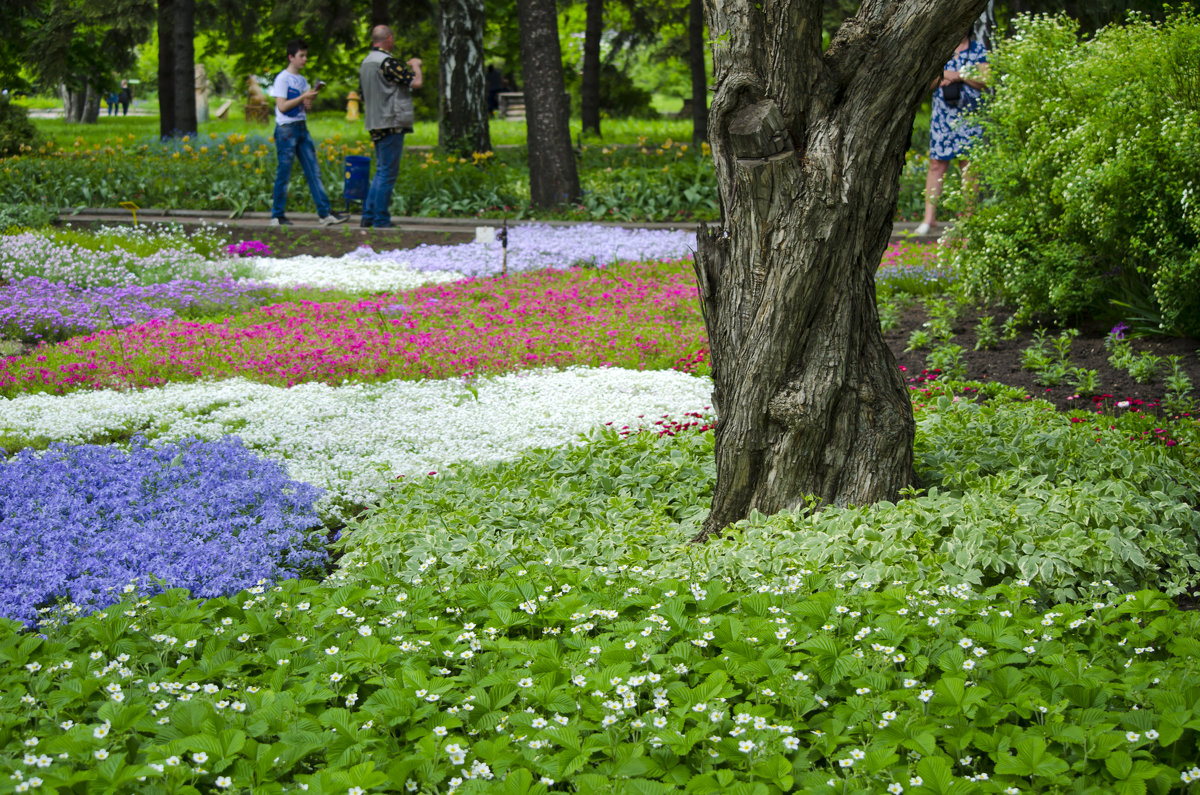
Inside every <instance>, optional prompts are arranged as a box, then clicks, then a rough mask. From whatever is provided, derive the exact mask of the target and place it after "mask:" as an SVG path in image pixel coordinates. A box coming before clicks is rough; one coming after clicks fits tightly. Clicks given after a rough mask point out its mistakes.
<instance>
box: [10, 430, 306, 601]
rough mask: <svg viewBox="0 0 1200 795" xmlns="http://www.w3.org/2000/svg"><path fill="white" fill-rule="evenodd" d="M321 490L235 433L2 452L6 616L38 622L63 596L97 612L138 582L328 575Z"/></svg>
mask: <svg viewBox="0 0 1200 795" xmlns="http://www.w3.org/2000/svg"><path fill="white" fill-rule="evenodd" d="M320 495H321V490H320V489H318V488H316V487H314V486H310V485H308V484H306V483H299V482H296V481H293V480H290V479H288V477H287V475H286V474H285V472H284V469H283V467H282V466H281V465H280V464H278V463H275V462H272V461H266V460H263V459H261V458H258V457H257V456H255V455H254V454H252V453H251V452H250V451H248V450H246V448H245V447H243V445H242V442H241V440H240V439H238V438H237V437H228V438H226V439H224V440H222V441H219V442H203V441H198V440H190V439H189V440H184V441H182V442H179V443H177V444H172V445H167V446H163V447H156V448H149V447H146V446H145V445H144V443H143V442H142V440H141V439H134V444H133V448H132V449H131V450H130V451H129V452H124V451H123V450H120V449H118V448H116V447H109V446H100V445H80V446H71V445H66V444H56V445H53V446H52V447H51V448H50V449H48V450H46V451H44V452H36V451H33V450H30V449H26V450H23V451H21V452H20V453H18V454H17V455H15V456H13V457H12V458H10V459H8V460H7V461H4V460H2V459H0V616H4V617H7V618H12V619H16V620H18V621H22V622H24V623H26V624H27V625H33V624H34V623H36V621H37V618H38V609H39V608H43V607H50V606H53V605H55V604H56V603H57V602H59V601H67V602H73V603H74V604H75V605H77V606H78V607H79V608H80V612H82V613H89V612H93V611H95V610H99V609H102V608H104V607H106V606H108V605H110V604H113V603H115V602H117V601H119V599H120V598H121V595H122V593H121V592H122V589H123V588H124V587H125V586H126V585H128V584H130V583H137V585H138V590H139V591H140V592H142V593H147V594H152V593H158V592H161V591H163V590H165V589H167V588H187V589H189V590H190V591H191V592H192V595H193V596H197V597H213V596H222V595H229V594H233V593H236V592H238V591H239V590H241V589H243V588H247V587H250V586H253V585H255V584H256V583H257V582H258V581H259V580H268V581H272V580H276V579H280V578H284V577H294V576H303V575H316V576H321V574H323V567H324V565H325V563H326V554H325V551H324V548H323V546H321V544H320V543H319V542H320V540H321V539H320V537H319V536H316V537H313V534H312V530H313V528H316V527H318V526H319V525H320V520H319V519H318V518H317V515H316V513H315V511H314V510H313V504H314V503H315V502H316V501H317V499H318V498H319V497H320Z"/></svg>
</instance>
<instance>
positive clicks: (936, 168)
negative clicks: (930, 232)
mask: <svg viewBox="0 0 1200 795" xmlns="http://www.w3.org/2000/svg"><path fill="white" fill-rule="evenodd" d="M949 167H950V161H949V160H935V159H934V158H932V157H931V158H929V170H928V171H927V172H926V173H925V218H924V220H923V221H922V225H923V226H926V227H928V228H929V229H932V228H934V227H935V226H937V200H938V199H939V198H941V195H942V179H943V178H944V177H945V176H946V170H947V169H948V168H949Z"/></svg>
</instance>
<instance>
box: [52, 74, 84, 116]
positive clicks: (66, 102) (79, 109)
mask: <svg viewBox="0 0 1200 795" xmlns="http://www.w3.org/2000/svg"><path fill="white" fill-rule="evenodd" d="M58 94H59V96H61V97H62V102H63V121H65V122H67V123H68V124H78V123H80V122H82V121H83V109H84V106H85V105H86V103H87V91H86V90H85V89H84V88H71V87H70V86H68V85H67V84H66V83H59V84H58Z"/></svg>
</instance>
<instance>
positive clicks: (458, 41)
mask: <svg viewBox="0 0 1200 795" xmlns="http://www.w3.org/2000/svg"><path fill="white" fill-rule="evenodd" d="M438 51H439V54H440V58H439V60H438V69H439V70H440V73H441V78H442V79H441V91H440V93H439V97H440V99H439V100H438V102H439V108H440V111H441V113H440V117H439V121H438V146H440V147H442V148H443V149H445V150H447V151H449V152H455V153H457V154H460V155H464V156H465V155H470V154H471V153H472V152H487V151H490V150H491V148H492V136H491V132H490V131H489V130H488V109H487V91H486V88H485V86H484V78H483V73H484V63H483V0H440V2H438Z"/></svg>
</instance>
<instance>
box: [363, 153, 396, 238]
mask: <svg viewBox="0 0 1200 795" xmlns="http://www.w3.org/2000/svg"><path fill="white" fill-rule="evenodd" d="M402 154H404V133H392V134H391V135H389V136H387V137H385V138H381V139H380V140H378V141H376V142H375V179H373V180H371V187H369V188H367V199H366V201H364V202H363V212H362V222H363V225H364V226H380V227H383V226H391V225H392V211H391V204H392V188H394V187H395V186H396V175H397V174H399V173H400V156H401V155H402Z"/></svg>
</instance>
